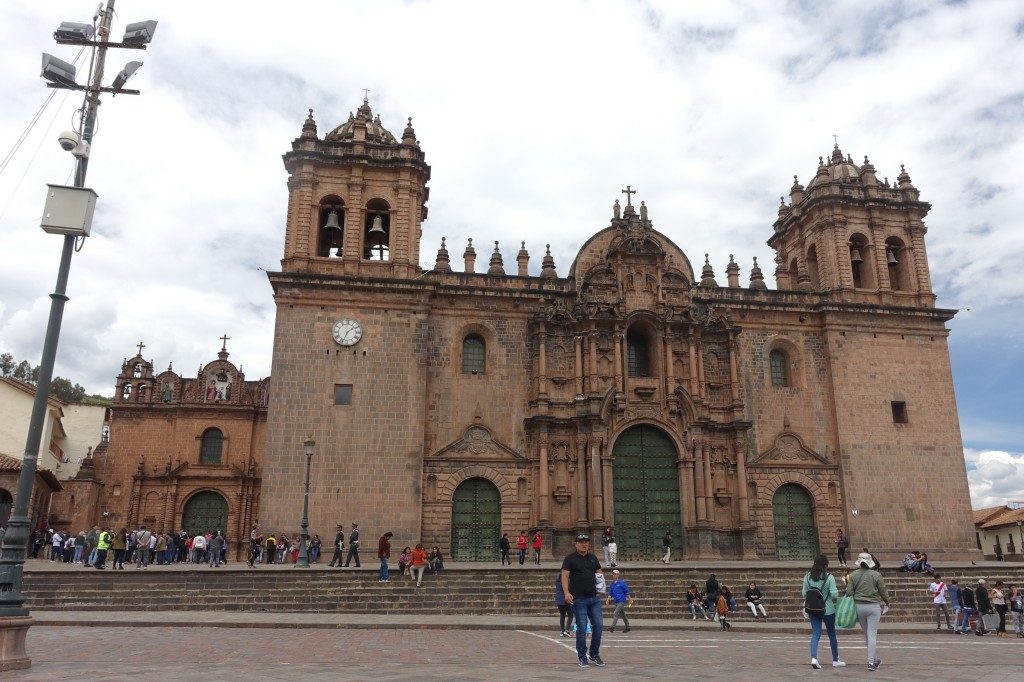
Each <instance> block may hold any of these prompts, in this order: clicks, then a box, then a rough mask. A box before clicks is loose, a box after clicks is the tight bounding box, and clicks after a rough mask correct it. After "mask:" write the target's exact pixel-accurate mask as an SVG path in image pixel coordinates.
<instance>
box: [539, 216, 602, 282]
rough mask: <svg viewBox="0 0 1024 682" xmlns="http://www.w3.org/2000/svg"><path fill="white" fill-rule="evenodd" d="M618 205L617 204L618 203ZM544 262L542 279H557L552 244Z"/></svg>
mask: <svg viewBox="0 0 1024 682" xmlns="http://www.w3.org/2000/svg"><path fill="white" fill-rule="evenodd" d="M616 203H617V202H616ZM544 248H545V249H546V250H545V252H544V260H542V261H541V264H540V276H541V278H542V279H556V278H557V277H558V273H556V272H555V259H554V258H553V257H552V256H551V244H545V245H544Z"/></svg>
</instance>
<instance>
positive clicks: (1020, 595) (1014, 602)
mask: <svg viewBox="0 0 1024 682" xmlns="http://www.w3.org/2000/svg"><path fill="white" fill-rule="evenodd" d="M1007 599H1008V600H1009V602H1010V615H1012V616H1013V634H1014V635H1016V636H1017V637H1024V592H1022V591H1021V589H1020V588H1019V587H1017V586H1016V585H1010V593H1009V596H1008V597H1007Z"/></svg>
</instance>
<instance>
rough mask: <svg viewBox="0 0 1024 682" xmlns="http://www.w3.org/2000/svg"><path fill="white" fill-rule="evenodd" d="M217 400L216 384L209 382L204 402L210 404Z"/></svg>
mask: <svg viewBox="0 0 1024 682" xmlns="http://www.w3.org/2000/svg"><path fill="white" fill-rule="evenodd" d="M216 399H217V384H216V383H215V382H214V381H213V380H211V381H210V383H209V385H207V387H206V401H207V402H210V403H212V402H213V401H214V400H216Z"/></svg>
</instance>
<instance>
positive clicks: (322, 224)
mask: <svg viewBox="0 0 1024 682" xmlns="http://www.w3.org/2000/svg"><path fill="white" fill-rule="evenodd" d="M316 224H317V226H318V233H317V240H316V243H317V250H316V255H317V256H319V257H320V258H341V255H342V250H343V248H344V247H343V243H344V238H345V202H344V201H342V200H341V198H340V197H337V196H333V195H331V196H326V197H324V198H323V199H322V200H321V201H320V210H319V213H318V219H317V223H316Z"/></svg>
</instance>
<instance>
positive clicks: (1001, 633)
mask: <svg viewBox="0 0 1024 682" xmlns="http://www.w3.org/2000/svg"><path fill="white" fill-rule="evenodd" d="M1003 587H1004V586H1003V581H1002V580H997V581H996V584H995V587H993V588H992V590H991V591H990V592H989V593H988V595H989V598H990V599H991V600H992V608H994V609H995V610H996V613H997V614H998V615H999V624H998V625H996V637H1008V636H1009V635H1007V634H1006V611H1007V608H1006V591H1005V590H1004V589H1003Z"/></svg>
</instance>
